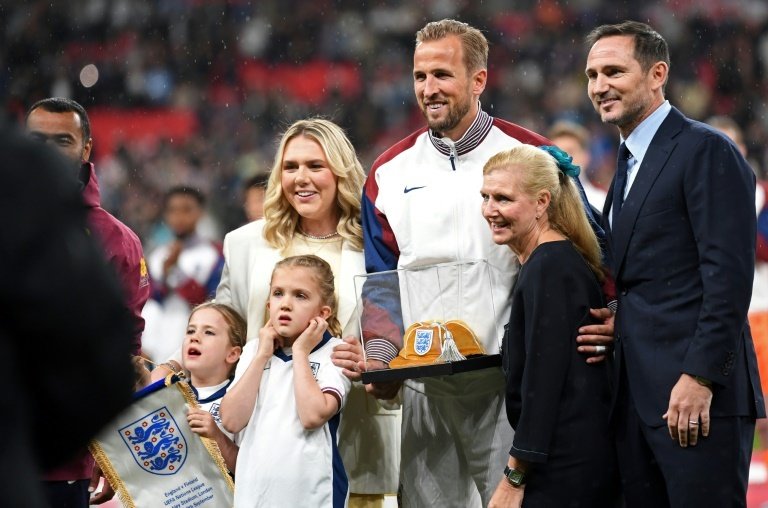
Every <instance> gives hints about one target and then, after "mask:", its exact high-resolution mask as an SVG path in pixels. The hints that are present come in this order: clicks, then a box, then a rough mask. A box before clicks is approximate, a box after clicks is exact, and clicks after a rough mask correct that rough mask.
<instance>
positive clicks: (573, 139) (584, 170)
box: [547, 120, 606, 213]
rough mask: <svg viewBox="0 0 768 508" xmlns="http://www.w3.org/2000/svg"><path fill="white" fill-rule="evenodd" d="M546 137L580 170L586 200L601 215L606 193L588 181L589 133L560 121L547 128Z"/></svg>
mask: <svg viewBox="0 0 768 508" xmlns="http://www.w3.org/2000/svg"><path fill="white" fill-rule="evenodd" d="M547 137H548V138H549V139H550V141H552V143H554V144H555V146H557V147H558V148H560V149H562V150H565V151H566V152H568V155H570V156H571V157H573V163H574V164H576V165H577V166H579V168H581V172H580V173H579V180H581V185H582V186H583V187H584V192H585V193H586V195H587V200H588V201H589V204H590V205H592V206H594V207H595V208H596V209H597V210H598V211H599V212H601V213H602V211H603V205H604V204H605V195H606V192H605V190H603V189H601V188H600V187H598V186H597V185H595V184H593V183H592V181H591V180H590V179H589V172H590V171H589V170H590V166H589V165H590V162H591V156H590V154H589V131H588V130H587V129H585V128H584V127H582V126H581V125H579V124H577V123H574V122H568V121H565V120H560V121H558V122H556V123H555V124H554V125H552V127H550V128H549V131H548V132H547Z"/></svg>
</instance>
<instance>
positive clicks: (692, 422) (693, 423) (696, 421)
mask: <svg viewBox="0 0 768 508" xmlns="http://www.w3.org/2000/svg"><path fill="white" fill-rule="evenodd" d="M688 423H690V424H691V425H698V424H699V421H698V420H688Z"/></svg>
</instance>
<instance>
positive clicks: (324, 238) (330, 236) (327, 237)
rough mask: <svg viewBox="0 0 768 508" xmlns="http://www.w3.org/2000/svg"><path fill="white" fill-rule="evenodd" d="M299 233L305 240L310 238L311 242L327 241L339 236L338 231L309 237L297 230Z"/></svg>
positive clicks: (304, 232)
mask: <svg viewBox="0 0 768 508" xmlns="http://www.w3.org/2000/svg"><path fill="white" fill-rule="evenodd" d="M299 233H301V234H302V235H304V236H306V237H307V238H311V239H312V240H327V239H329V238H333V237H334V236H338V235H339V232H338V231H334V232H333V233H328V234H327V235H310V234H309V233H307V232H306V231H304V230H303V229H301V228H299Z"/></svg>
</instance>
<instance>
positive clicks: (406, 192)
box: [403, 185, 426, 194]
mask: <svg viewBox="0 0 768 508" xmlns="http://www.w3.org/2000/svg"><path fill="white" fill-rule="evenodd" d="M424 187H426V185H422V186H421V187H411V188H410V189H409V188H408V186H407V185H406V186H405V189H403V194H408V193H409V192H411V191H414V190H417V189H423V188H424Z"/></svg>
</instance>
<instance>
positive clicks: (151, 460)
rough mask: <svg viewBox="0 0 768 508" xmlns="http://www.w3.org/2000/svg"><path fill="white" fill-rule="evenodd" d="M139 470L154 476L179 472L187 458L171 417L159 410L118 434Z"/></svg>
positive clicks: (181, 437)
mask: <svg viewBox="0 0 768 508" xmlns="http://www.w3.org/2000/svg"><path fill="white" fill-rule="evenodd" d="M118 432H119V433H120V437H122V438H123V442H124V443H125V445H126V446H127V447H128V449H129V450H131V455H133V458H134V460H136V463H137V464H138V465H139V467H140V468H142V469H143V470H145V471H147V472H148V473H152V474H157V475H172V474H176V473H178V472H179V470H181V467H182V466H183V465H184V461H185V460H186V458H187V441H186V439H185V438H184V435H183V434H182V433H181V430H180V429H179V426H178V425H176V420H174V418H173V415H172V414H171V412H170V411H168V408H167V407H165V406H163V407H161V408H160V409H158V410H156V411H153V412H151V413H149V414H147V415H145V416H143V417H141V418H139V419H138V420H136V421H135V422H133V423H129V424H128V425H126V426H125V427H123V428H122V429H120V430H119V431H118Z"/></svg>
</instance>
